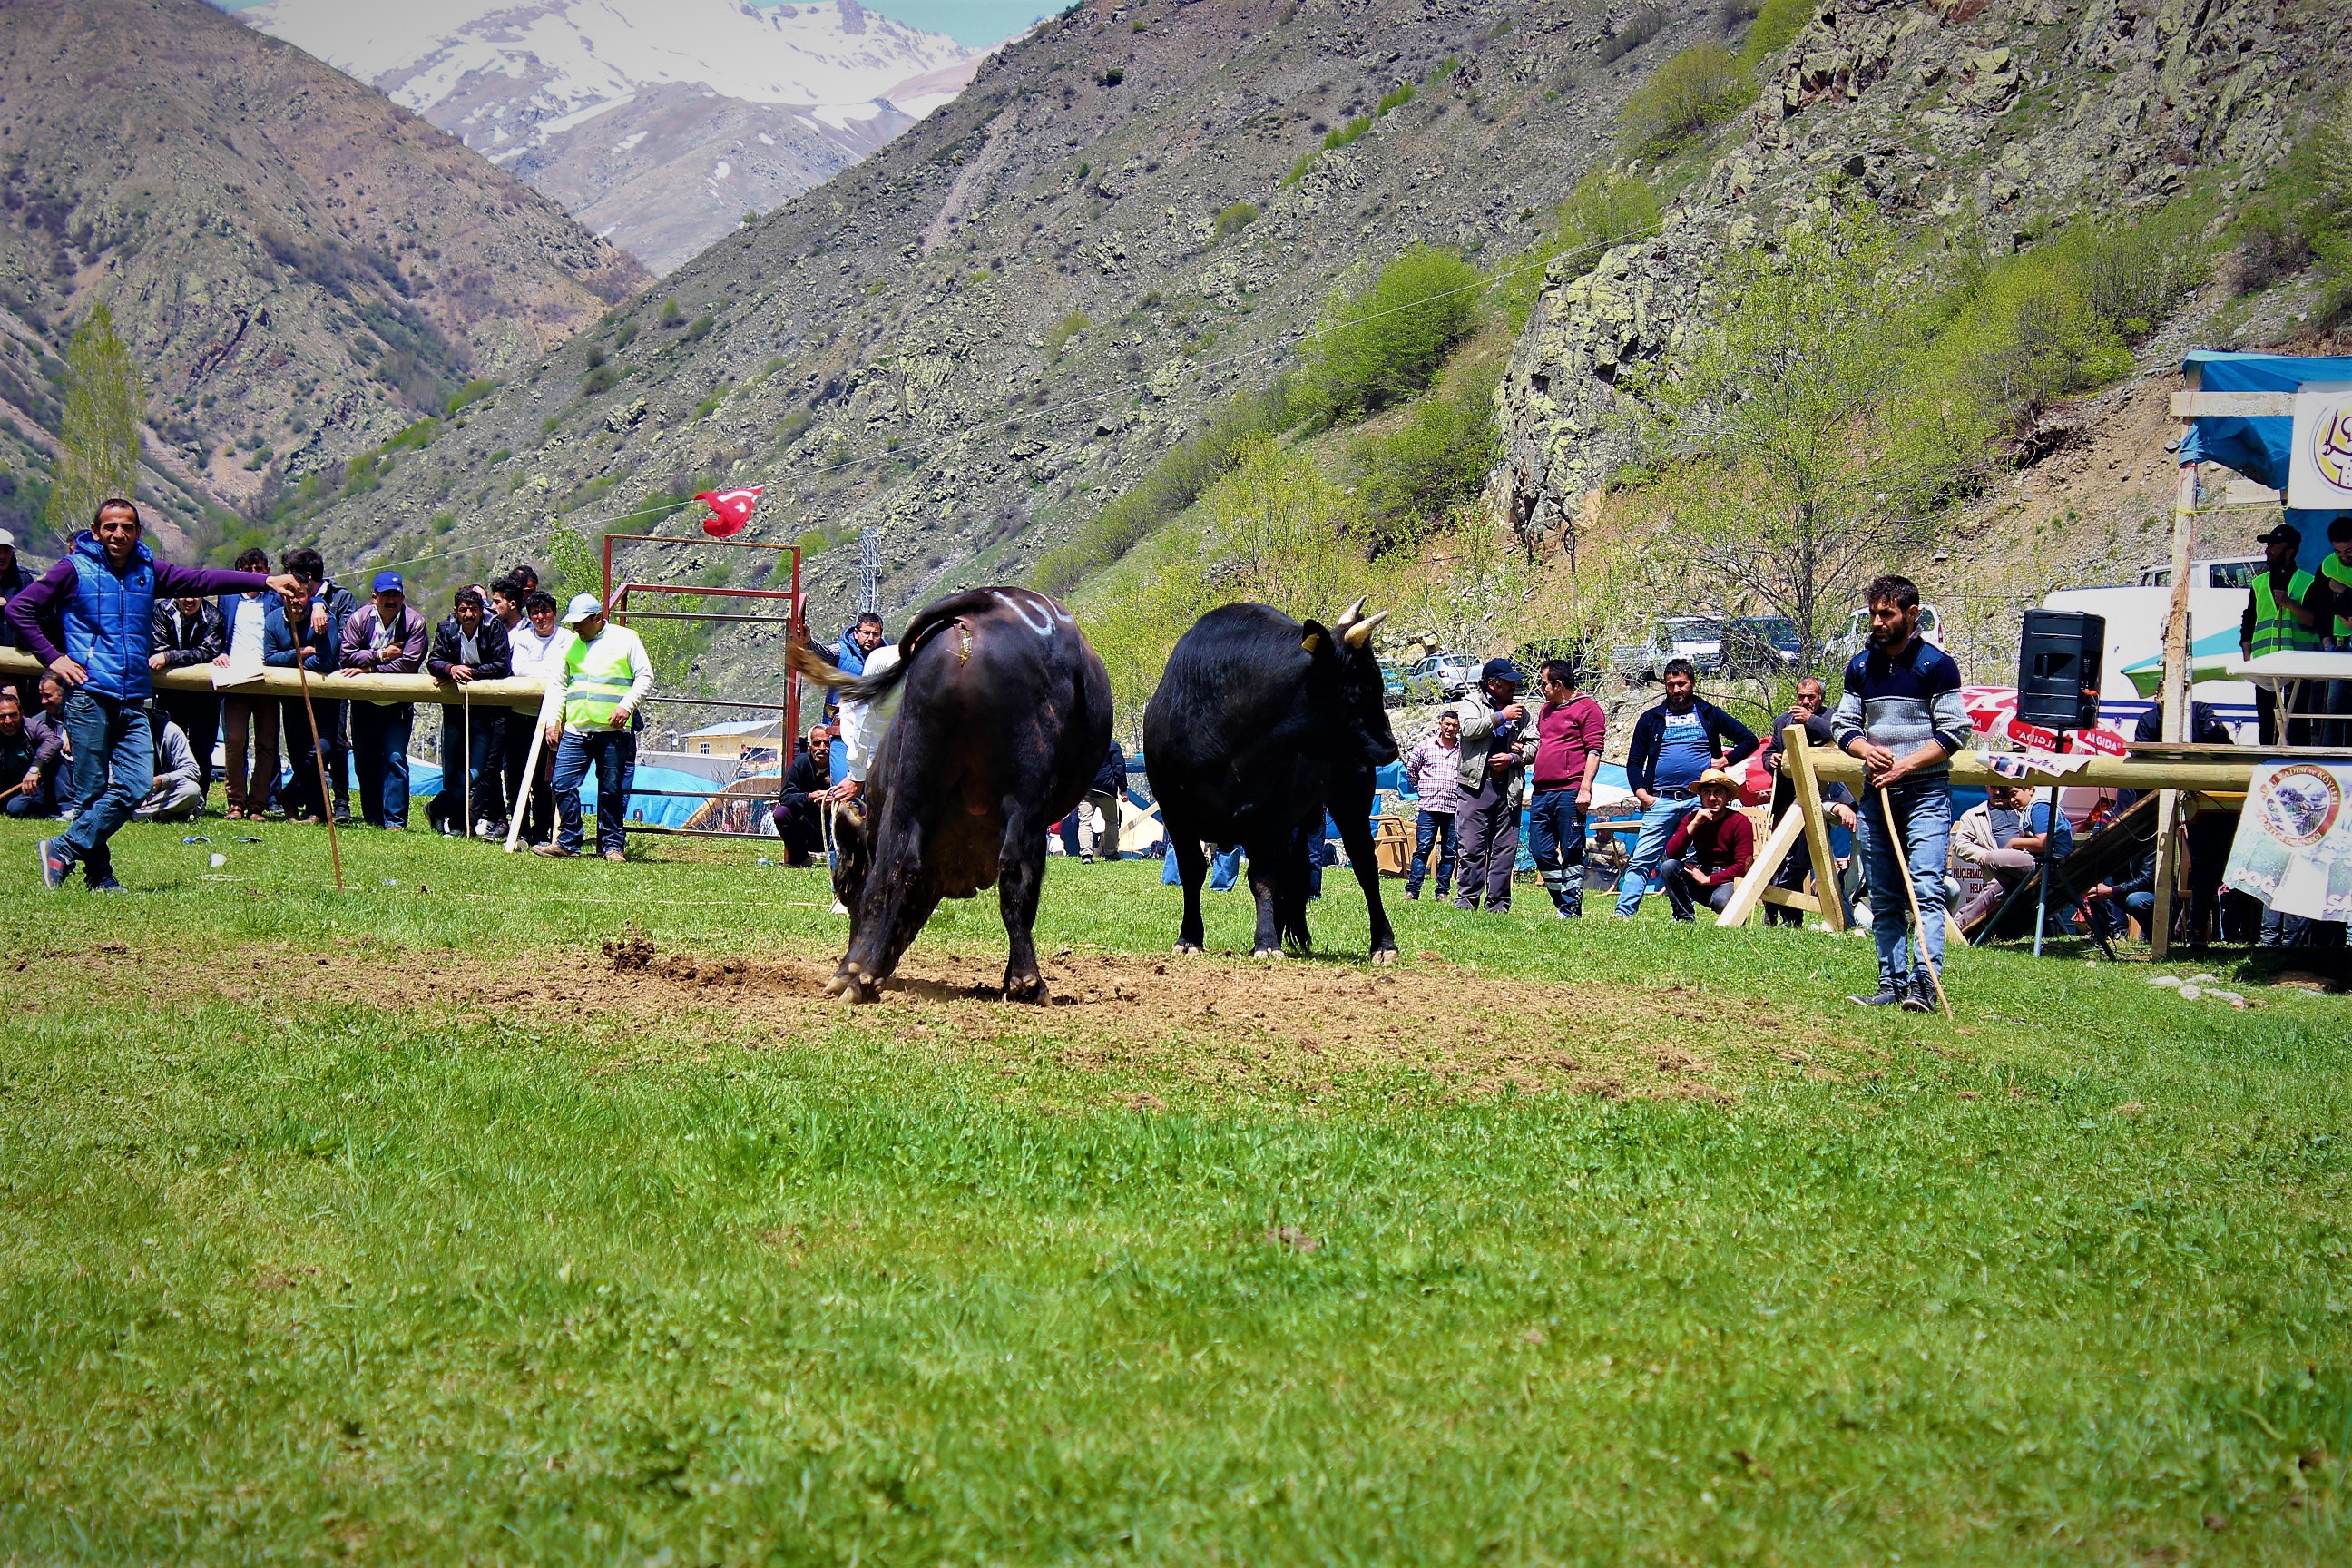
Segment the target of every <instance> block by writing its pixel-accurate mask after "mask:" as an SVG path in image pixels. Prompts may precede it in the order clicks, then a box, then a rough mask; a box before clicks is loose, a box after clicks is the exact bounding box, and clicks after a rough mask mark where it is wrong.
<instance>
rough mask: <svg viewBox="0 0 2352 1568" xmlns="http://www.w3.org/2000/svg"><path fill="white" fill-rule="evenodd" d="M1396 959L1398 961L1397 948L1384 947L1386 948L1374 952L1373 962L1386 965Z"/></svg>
mask: <svg viewBox="0 0 2352 1568" xmlns="http://www.w3.org/2000/svg"><path fill="white" fill-rule="evenodd" d="M1396 961H1397V950H1396V949H1395V948H1392V947H1384V948H1382V949H1381V950H1380V951H1379V952H1375V953H1374V954H1372V962H1373V963H1378V964H1383V965H1386V964H1391V963H1395V962H1396Z"/></svg>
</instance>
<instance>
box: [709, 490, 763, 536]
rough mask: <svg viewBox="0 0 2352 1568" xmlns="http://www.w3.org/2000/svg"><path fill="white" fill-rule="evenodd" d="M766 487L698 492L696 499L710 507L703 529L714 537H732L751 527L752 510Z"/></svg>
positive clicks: (758, 502)
mask: <svg viewBox="0 0 2352 1568" xmlns="http://www.w3.org/2000/svg"><path fill="white" fill-rule="evenodd" d="M763 489H767V486H765V485H753V486H751V488H750V489H740V490H702V491H700V492H698V494H697V495H696V496H695V498H694V499H695V500H698V501H701V502H702V503H704V504H705V505H707V506H708V507H709V508H710V515H709V517H706V518H704V519H703V520H702V531H703V532H705V533H707V534H709V535H710V537H711V538H713V539H731V538H733V537H734V536H735V535H736V534H739V533H740V532H742V531H744V530H745V529H747V528H749V527H751V512H752V510H753V509H754V508H756V507H757V506H758V505H759V504H760V492H761V490H763Z"/></svg>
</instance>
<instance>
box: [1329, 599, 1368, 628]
mask: <svg viewBox="0 0 2352 1568" xmlns="http://www.w3.org/2000/svg"><path fill="white" fill-rule="evenodd" d="M1363 613H1364V601H1363V600H1361V599H1359V600H1357V601H1356V602H1355V603H1354V604H1352V605H1349V606H1348V607H1347V608H1346V609H1345V610H1343V611H1341V612H1340V615H1339V619H1338V620H1336V621H1333V622H1332V623H1331V629H1332V630H1333V631H1335V632H1344V631H1346V630H1347V629H1348V628H1349V626H1354V625H1355V624H1356V617H1357V616H1360V615H1362V614H1363Z"/></svg>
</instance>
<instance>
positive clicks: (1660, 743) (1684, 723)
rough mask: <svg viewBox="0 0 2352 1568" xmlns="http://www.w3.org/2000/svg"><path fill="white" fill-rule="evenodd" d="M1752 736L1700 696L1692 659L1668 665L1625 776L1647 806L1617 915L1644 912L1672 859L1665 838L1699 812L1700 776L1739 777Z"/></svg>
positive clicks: (1636, 724)
mask: <svg viewBox="0 0 2352 1568" xmlns="http://www.w3.org/2000/svg"><path fill="white" fill-rule="evenodd" d="M1757 744H1758V742H1757V740H1756V736H1755V734H1754V732H1753V731H1750V730H1749V729H1748V726H1747V725H1745V724H1743V723H1741V722H1740V721H1738V720H1737V719H1735V718H1733V717H1732V716H1731V715H1730V714H1728V713H1726V712H1725V711H1724V710H1722V709H1720V708H1717V706H1716V705H1715V704H1714V703H1712V702H1709V701H1708V700H1706V699H1705V698H1703V697H1701V696H1700V695H1699V694H1698V671H1696V669H1693V668H1691V662H1690V660H1688V659H1686V658H1676V659H1669V660H1668V661H1667V662H1666V697H1665V700H1664V701H1663V702H1661V703H1659V704H1658V705H1657V706H1656V707H1655V708H1653V709H1651V710H1649V711H1647V712H1646V713H1643V715H1642V716H1641V717H1640V718H1639V719H1636V720H1635V721H1633V743H1632V744H1631V745H1630V746H1629V747H1628V748H1627V750H1626V752H1625V776H1626V779H1627V781H1628V782H1630V783H1631V784H1633V798H1634V800H1635V801H1637V802H1639V803H1640V805H1641V807H1642V825H1641V828H1640V831H1639V832H1638V833H1637V834H1636V835H1635V836H1634V839H1633V854H1632V855H1631V856H1630V857H1628V858H1627V859H1626V862H1625V871H1624V874H1623V875H1622V877H1620V878H1619V879H1618V880H1617V917H1618V919H1620V920H1632V919H1633V917H1634V916H1635V915H1636V914H1639V913H1640V912H1641V909H1642V898H1643V894H1644V893H1646V892H1647V891H1648V890H1649V887H1650V873H1651V872H1653V871H1654V870H1656V869H1657V868H1658V865H1659V863H1660V862H1661V861H1663V860H1664V859H1665V858H1666V840H1667V839H1669V838H1671V837H1674V832H1675V828H1676V827H1678V826H1681V825H1682V820H1683V818H1684V817H1685V816H1687V815H1689V814H1690V813H1691V812H1693V811H1696V809H1697V808H1698V794H1697V785H1698V781H1699V775H1700V774H1702V773H1706V771H1707V770H1708V769H1709V768H1717V767H1719V768H1721V769H1722V770H1723V771H1724V772H1726V773H1734V774H1735V776H1737V775H1736V773H1735V770H1737V769H1738V766H1739V764H1740V763H1744V762H1746V761H1747V760H1748V758H1749V757H1750V756H1752V755H1754V754H1755V752H1756V747H1757Z"/></svg>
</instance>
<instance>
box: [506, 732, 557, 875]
mask: <svg viewBox="0 0 2352 1568" xmlns="http://www.w3.org/2000/svg"><path fill="white" fill-rule="evenodd" d="M522 713H523V710H521V709H520V708H518V709H516V710H515V716H516V717H517V718H520V717H521V716H522ZM546 739H547V727H546V726H545V725H543V724H541V722H540V721H539V715H538V713H536V712H533V713H532V714H531V716H530V749H529V751H527V752H525V753H524V756H523V759H522V798H521V799H520V800H515V801H510V802H509V803H508V807H507V809H508V810H509V811H511V812H512V813H513V814H514V815H513V816H512V817H511V818H510V819H509V821H508V823H507V853H508V854H509V855H511V854H513V853H514V852H515V841H516V840H517V839H519V838H520V837H522V819H523V814H524V813H525V812H527V811H529V810H530V792H531V791H532V790H534V789H537V788H538V787H539V748H540V743H541V742H543V741H545V740H546Z"/></svg>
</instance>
